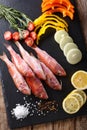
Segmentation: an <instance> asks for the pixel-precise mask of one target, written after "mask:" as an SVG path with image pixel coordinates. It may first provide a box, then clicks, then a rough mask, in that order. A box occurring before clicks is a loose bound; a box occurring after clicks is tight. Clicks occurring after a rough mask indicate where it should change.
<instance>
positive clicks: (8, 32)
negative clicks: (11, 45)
mask: <svg viewBox="0 0 87 130" xmlns="http://www.w3.org/2000/svg"><path fill="white" fill-rule="evenodd" d="M4 39H5V40H7V41H9V40H11V39H12V33H11V32H10V31H6V32H5V33H4Z"/></svg>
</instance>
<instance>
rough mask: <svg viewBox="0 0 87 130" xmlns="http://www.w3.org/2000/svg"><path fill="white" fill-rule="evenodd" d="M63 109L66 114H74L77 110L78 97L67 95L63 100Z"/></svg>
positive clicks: (78, 106) (78, 105) (78, 104)
mask: <svg viewBox="0 0 87 130" xmlns="http://www.w3.org/2000/svg"><path fill="white" fill-rule="evenodd" d="M62 106H63V109H64V111H65V112H67V113H68V114H74V113H76V112H78V111H79V109H80V103H79V101H78V99H77V98H76V97H74V96H68V97H66V98H65V99H64V100H63V103H62Z"/></svg>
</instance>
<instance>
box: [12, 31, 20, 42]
mask: <svg viewBox="0 0 87 130" xmlns="http://www.w3.org/2000/svg"><path fill="white" fill-rule="evenodd" d="M12 38H13V40H14V41H18V40H19V39H20V36H19V32H14V33H13V34H12Z"/></svg>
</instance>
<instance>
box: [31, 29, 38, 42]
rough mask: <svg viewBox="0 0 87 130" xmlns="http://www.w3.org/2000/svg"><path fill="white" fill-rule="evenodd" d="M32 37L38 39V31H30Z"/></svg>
mask: <svg viewBox="0 0 87 130" xmlns="http://www.w3.org/2000/svg"><path fill="white" fill-rule="evenodd" d="M30 37H32V38H33V39H34V40H36V38H37V34H36V32H34V31H32V32H30Z"/></svg>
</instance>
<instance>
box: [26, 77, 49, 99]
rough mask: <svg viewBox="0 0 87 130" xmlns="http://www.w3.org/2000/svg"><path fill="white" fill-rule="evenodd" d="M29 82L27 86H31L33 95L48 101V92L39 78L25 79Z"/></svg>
mask: <svg viewBox="0 0 87 130" xmlns="http://www.w3.org/2000/svg"><path fill="white" fill-rule="evenodd" d="M25 79H26V81H27V84H28V85H29V86H30V88H31V91H32V93H33V94H34V95H35V96H36V97H38V98H40V99H47V98H48V95H47V93H46V90H45V88H44V86H43V84H42V83H41V81H40V80H39V79H38V78H37V77H33V78H28V77H26V78H25Z"/></svg>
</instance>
